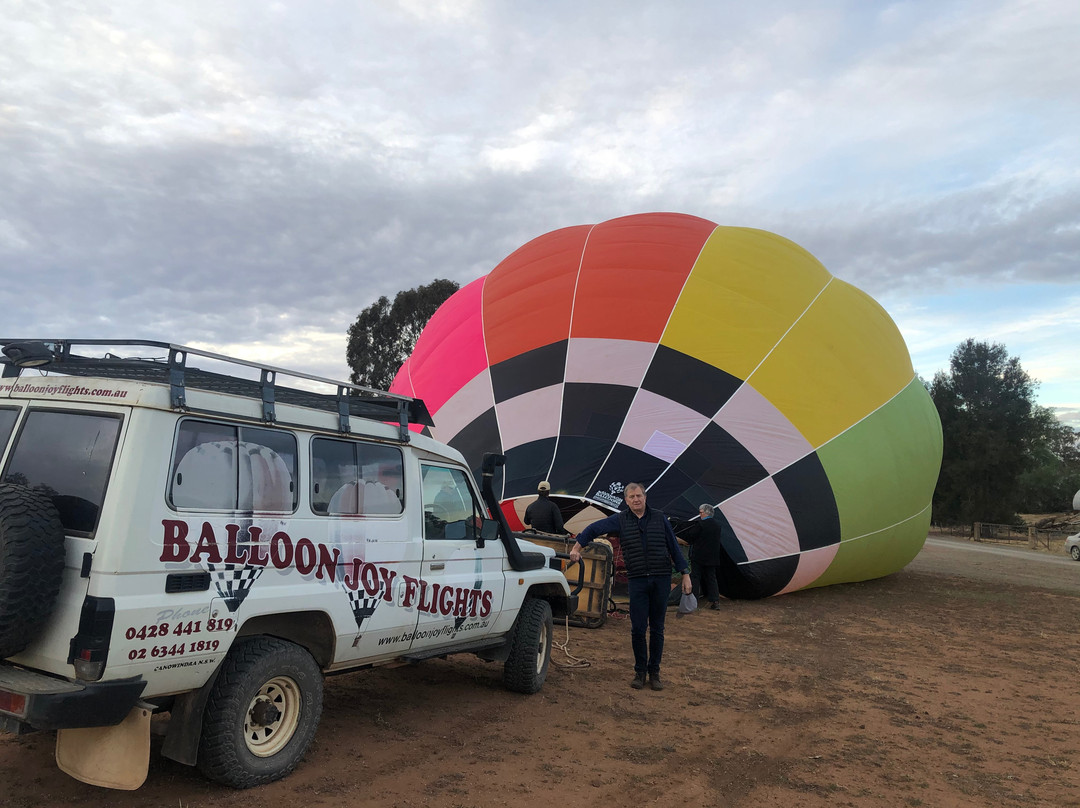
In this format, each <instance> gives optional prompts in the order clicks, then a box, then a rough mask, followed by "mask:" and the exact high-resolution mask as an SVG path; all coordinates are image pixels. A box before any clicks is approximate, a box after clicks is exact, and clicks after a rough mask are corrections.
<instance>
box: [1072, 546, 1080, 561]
mask: <svg viewBox="0 0 1080 808" xmlns="http://www.w3.org/2000/svg"><path fill="white" fill-rule="evenodd" d="M1071 552H1072V557H1073V558H1075V559H1076V560H1077V561H1080V547H1073V548H1072V551H1071Z"/></svg>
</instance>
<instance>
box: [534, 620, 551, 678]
mask: <svg viewBox="0 0 1080 808" xmlns="http://www.w3.org/2000/svg"><path fill="white" fill-rule="evenodd" d="M547 633H548V627H547V623H541V624H540V641H539V644H538V645H537V647H536V672H537V673H540V672H542V671H543V670H544V663H545V662H546V661H547Z"/></svg>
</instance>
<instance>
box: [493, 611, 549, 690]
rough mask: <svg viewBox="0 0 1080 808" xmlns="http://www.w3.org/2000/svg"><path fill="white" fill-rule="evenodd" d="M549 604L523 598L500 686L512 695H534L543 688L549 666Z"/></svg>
mask: <svg viewBox="0 0 1080 808" xmlns="http://www.w3.org/2000/svg"><path fill="white" fill-rule="evenodd" d="M551 627H552V620H551V604H549V603H548V602H547V601H546V600H537V599H536V598H525V602H524V603H522V604H521V611H520V612H518V618H517V622H516V623H515V624H514V636H513V638H512V639H511V640H510V655H509V656H508V657H507V658H506V664H505V665H504V666H503V685H505V686H506V689H507V690H513V691H514V692H515V693H535V692H537V691H538V690H539V689H540V688H541V687H543V686H544V679H546V678H547V670H548V664H549V663H550V662H551Z"/></svg>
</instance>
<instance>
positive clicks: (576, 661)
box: [551, 615, 592, 668]
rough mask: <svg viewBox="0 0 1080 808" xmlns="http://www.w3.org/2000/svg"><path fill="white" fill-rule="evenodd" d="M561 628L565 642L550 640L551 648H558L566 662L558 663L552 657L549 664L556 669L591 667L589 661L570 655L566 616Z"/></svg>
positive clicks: (568, 622) (568, 620)
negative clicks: (564, 634) (564, 635)
mask: <svg viewBox="0 0 1080 808" xmlns="http://www.w3.org/2000/svg"><path fill="white" fill-rule="evenodd" d="M563 628H564V629H565V631H566V640H565V641H563V642H556V641H555V638H554V637H552V638H551V647H552V648H558V649H559V650H560V651H562V652H563V653H564V654H566V658H567V660H569V661H568V662H559V660H557V659H555V658H554V657H552V659H551V662H552V664H553V665H554V666H555V667H556V668H588V667H589V666H591V665H592V663H591V662H589V660H587V659H584V658H582V657H576V656H574V655H573V654H571V653H570V617H569V615H567V616H566V617H564V618H563Z"/></svg>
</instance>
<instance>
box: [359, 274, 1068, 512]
mask: <svg viewBox="0 0 1080 808" xmlns="http://www.w3.org/2000/svg"><path fill="white" fill-rule="evenodd" d="M457 290H458V284H457V283H455V282H454V281H450V280H445V279H437V280H434V281H432V282H431V283H429V284H427V285H425V286H418V287H416V288H415V289H407V290H405V291H402V292H398V294H397V295H396V296H395V298H394V300H393V302H391V301H390V300H389V298H387V297H385V296H383V297H380V298H379V299H378V300H377V301H375V302H374V303H373V304H371V305H370V306H368V307H367V308H366V309H364V310H363V311H362V312H360V314H359V316H357V318H356V321H355V322H354V323H353V324H352V325H351V326H350V327H349V331H348V344H347V348H346V361H347V362H348V364H349V367H350V368H351V371H352V373H351V380H352V382H353V383H354V384H359V385H363V386H364V387H371V388H375V389H378V390H386V389H388V388H389V387H390V384H391V382H393V380H394V375H395V374H396V373H397V371H398V368H399V367H401V364H402V363H403V362H404V361H405V360H406V359H407V358H408V356H409V354H410V353H412V350H413V347H414V346H415V345H416V340H417V338H418V337H419V336H420V332H421V331H422V330H423V328H424V326H425V325H426V324H427V322H428V320H429V319H431V316H432V315H433V314H434V313H435V310H436V309H438V308H439V306H441V305H442V304H443V302H445V301H446V299H447V298H449V297H450V296H451V295H452V294H453V293H454V292H456V291H457ZM924 383H925V382H924ZM1037 387H1038V382H1036V381H1035V380H1034V379H1032V378H1031V376H1029V375H1028V373H1027V372H1026V371H1025V370H1024V369H1023V367H1022V366H1021V365H1020V360H1019V359H1018V358H1017V357H1014V356H1009V354H1008V351H1007V350H1006V348H1005V346H1004V345H1001V344H998V343H990V342H979V341H977V340H974V339H968V340H965V341H964V342H962V343H960V345H958V346H957V348H956V350H955V351H953V354H952V357H951V359H950V361H949V369H948V370H947V371H940V372H938V373H937V374H935V376H934V378H933V380H932V381H931V382H929V383H927V384H926V388H927V390H928V391H929V393H930V397H931V399H932V400H933V402H934V406H935V407H936V408H937V412H938V416H939V417H940V419H941V430H942V435H943V451H942V460H941V474H940V476H939V478H938V484H937V489H936V490H935V492H934V500H933V508H934V521H935V522H938V523H939V524H947V525H953V524H968V523H971V522H975V521H981V522H997V523H1002V524H1014V523H1018V522H1019V517H1018V515H1017V514H1019V513H1048V512H1055V511H1065V510H1069V509H1070V508H1071V506H1072V496H1073V494H1074V493H1075V492H1076V491H1077V490H1078V489H1080V432H1077V430H1074V429H1072V428H1071V427H1068V426H1066V425H1064V424H1062V423H1060V422H1059V421H1058V420H1057V419H1056V418H1055V417H1054V414H1053V412H1051V411H1050V410H1049V409H1048V408H1046V407H1042V406H1039V405H1037V404H1036V403H1035V390H1036V388H1037Z"/></svg>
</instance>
